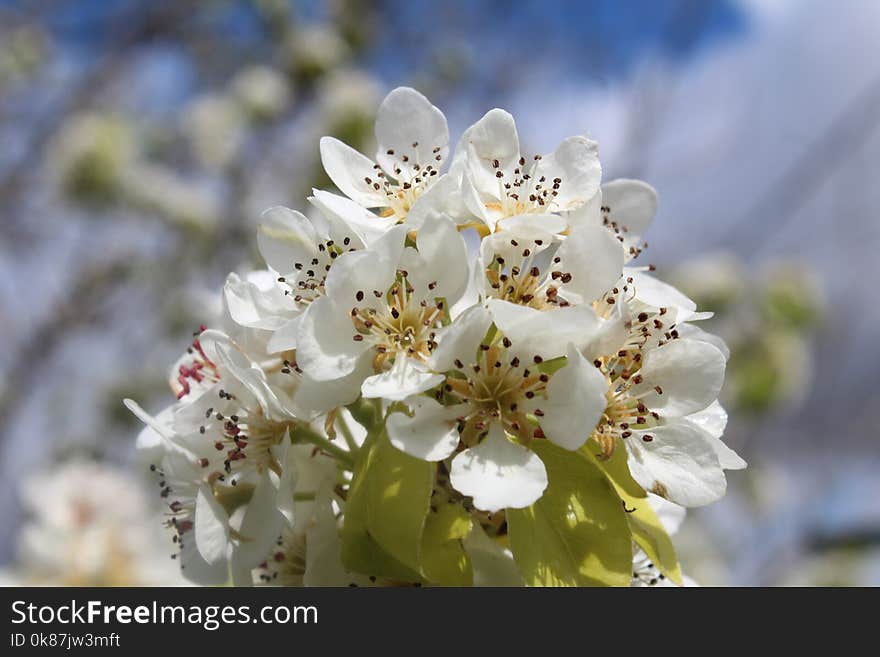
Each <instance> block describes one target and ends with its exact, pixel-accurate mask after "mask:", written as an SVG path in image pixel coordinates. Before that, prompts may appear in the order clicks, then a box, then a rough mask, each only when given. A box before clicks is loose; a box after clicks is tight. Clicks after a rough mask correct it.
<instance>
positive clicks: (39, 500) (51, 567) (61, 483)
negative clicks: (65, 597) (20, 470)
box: [15, 459, 182, 586]
mask: <svg viewBox="0 0 880 657" xmlns="http://www.w3.org/2000/svg"><path fill="white" fill-rule="evenodd" d="M21 498H22V501H23V503H24V507H25V510H26V512H27V513H28V520H27V521H26V522H25V524H24V526H23V528H22V531H21V534H20V539H19V545H18V552H19V558H18V561H17V563H16V564H15V569H16V572H17V573H18V574H19V576H20V577H21V579H22V581H21V585H54V586H138V585H147V584H168V585H172V584H181V583H182V580H181V579H180V578H179V576H178V575H177V573H176V572H175V570H176V569H174V568H171V567H170V564H171V563H172V562H170V561H169V559H168V554H167V552H166V551H165V549H164V547H163V546H162V543H161V539H162V536H161V530H160V529H159V527H158V524H154V523H156V522H157V520H158V518H156V517H155V514H154V513H153V512H151V510H150V506H149V500H148V499H147V497H146V495H145V494H144V491H143V490H142V489H141V487H140V486H139V485H138V482H136V481H135V482H133V481H132V480H131V477H130V476H127V473H125V472H124V471H122V470H121V468H119V469H117V468H113V467H111V466H110V465H107V464H103V463H99V462H94V461H89V460H85V459H76V460H72V461H69V462H66V463H63V464H59V465H56V466H52V467H49V468H46V469H44V470H41V471H38V472H35V473H33V474H31V475H29V476H28V477H27V478H26V479H25V483H24V486H23V489H22V491H21Z"/></svg>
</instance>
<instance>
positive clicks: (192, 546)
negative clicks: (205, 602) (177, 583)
mask: <svg viewBox="0 0 880 657" xmlns="http://www.w3.org/2000/svg"><path fill="white" fill-rule="evenodd" d="M181 543H182V546H181V548H180V573H181V574H182V575H183V576H184V577H186V578H187V579H188V580H189V581H191V582H193V583H194V584H200V585H202V586H221V585H223V584H225V583H226V581H227V580H228V579H229V564H228V563H227V562H226V559H225V558H224V559H222V560H220V561H218V562H216V563H208V562H207V561H205V559H204V558H203V557H202V555H201V554H199V550H198V547H196V542H195V541H194V540H193V539H192V537H191V536H190V535H189V534H185V535H184V540H183V541H181Z"/></svg>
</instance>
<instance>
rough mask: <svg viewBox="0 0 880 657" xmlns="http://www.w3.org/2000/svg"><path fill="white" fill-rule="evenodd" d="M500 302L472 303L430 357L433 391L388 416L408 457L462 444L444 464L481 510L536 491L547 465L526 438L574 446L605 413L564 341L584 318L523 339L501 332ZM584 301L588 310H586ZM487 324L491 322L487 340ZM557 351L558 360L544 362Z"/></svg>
mask: <svg viewBox="0 0 880 657" xmlns="http://www.w3.org/2000/svg"><path fill="white" fill-rule="evenodd" d="M500 304H502V305H500V306H499V308H496V309H495V312H494V313H493V312H492V311H491V310H490V309H489V308H486V307H483V306H475V307H473V308H472V309H471V310H469V311H467V312H466V313H465V314H466V315H467V317H462V318H461V321H460V322H459V323H458V324H453V325H452V326H450V327H449V328H448V329H446V331H445V332H444V334H443V335H442V336H440V337H439V347H438V348H437V350H436V351H435V353H434V354H432V358H431V361H430V365H431V367H432V369H433V370H435V371H443V372H445V377H444V378H443V380H442V386H441V387H440V388H439V390H438V393H437V395H436V399H431V398H429V397H422V398H416V399H410V400H407V401H408V404H409V406H410V408H411V415H410V414H407V413H395V414H391V415H390V416H389V418H388V421H387V428H388V435H389V438H390V440H391V443H392V444H393V445H394V446H395V447H398V448H399V449H401V450H403V451H405V452H407V453H409V454H411V455H413V456H416V457H419V458H424V459H426V460H432V461H437V460H443V459H446V458H448V457H450V456H452V455H453V454H454V453H455V452H456V451H457V450H458V449H459V447H462V448H463V449H461V451H459V452H458V453H457V454H456V455H455V457H454V458H453V459H452V462H451V465H450V479H451V483H452V486H453V487H454V488H456V489H457V490H458V491H460V492H461V493H462V494H464V495H467V496H471V497H473V502H474V505H475V506H476V507H477V508H479V509H483V510H486V511H498V510H500V509H503V508H522V507H525V506H528V505H530V504H531V503H532V502H534V501H535V500H537V499H538V498H539V497H540V496H541V494H542V493H543V491H544V489H545V488H546V486H547V473H546V469H545V468H544V465H543V463H542V462H541V460H540V458H538V456H537V455H535V454H534V453H533V452H531V451H530V450H529V449H528V447H527V445H528V443H529V442H530V441H531V440H533V439H549V440H551V441H552V442H554V443H556V444H557V445H559V446H561V447H563V448H565V449H568V450H575V449H578V448H579V447H581V446H582V445H583V444H584V443H585V442H586V440H587V439H588V438H589V435H590V429H591V428H592V427H594V426H595V425H596V423H597V422H598V420H599V418H600V417H601V415H602V411H603V409H604V408H605V395H606V381H605V379H604V377H602V376H601V374H599V372H597V370H596V368H595V367H593V365H592V364H591V363H590V362H589V361H587V360H586V359H585V358H584V357H583V356H582V355H581V354H580V352H579V351H578V350H577V348H576V347H575V345H574V344H573V343H571V342H570V341H568V342H567V339H568V338H569V337H570V336H571V334H572V327H576V326H578V324H579V323H581V322H583V319H582V317H580V316H572V317H567V318H565V319H566V320H567V321H564V320H563V318H561V317H560V318H559V319H558V321H557V322H555V323H554V324H547V325H545V326H542V328H543V330H544V332H543V333H542V335H541V339H540V340H539V341H533V340H524V341H523V342H522V343H519V342H518V341H517V340H512V339H511V338H510V337H509V336H508V333H509V332H505V329H506V327H507V326H508V325H509V324H510V325H514V326H515V325H516V318H514V319H511V318H510V317H509V316H507V315H505V313H504V312H503V310H502V309H505V310H506V307H507V306H506V305H503V304H505V302H500ZM513 308H517V306H513ZM585 310H586V311H587V312H588V313H589V314H588V315H586V317H587V318H591V316H592V310H590V309H589V308H586V309H585ZM556 312H557V313H560V314H561V313H562V312H563V311H561V310H560V311H556ZM536 314H537V316H538V317H539V318H540V317H542V316H544V317H546V316H547V315H548V313H539V312H538V313H536ZM592 320H595V317H594V316H592ZM589 321H591V320H590V319H587V323H588V322H589ZM490 326H494V327H495V328H496V331H495V332H494V335H491V334H490V335H491V337H490V338H489V339H486V336H487V333H489V329H490ZM554 359H556V360H557V361H563V362H562V363H561V367H558V368H552V369H551V368H547V367H546V366H545V362H547V363H548V364H549V363H550V362H551V361H552V360H554Z"/></svg>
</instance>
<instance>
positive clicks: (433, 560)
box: [422, 504, 474, 586]
mask: <svg viewBox="0 0 880 657" xmlns="http://www.w3.org/2000/svg"><path fill="white" fill-rule="evenodd" d="M470 531H471V517H470V514H469V513H468V512H467V511H465V510H464V508H463V507H462V506H461V505H459V504H443V505H441V506H440V507H439V508H438V509H437V511H431V512H430V513H429V514H428V518H427V520H426V521H425V531H424V533H423V534H422V573H423V574H424V575H425V578H426V579H427V580H428V581H430V582H432V583H434V584H440V585H442V586H470V585H471V584H472V583H473V579H474V574H473V570H472V568H471V560H470V558H469V557H468V555H467V552H465V550H464V547H463V546H462V543H461V540H462V539H463V538H465V537H466V536H467V535H468V534H469V533H470Z"/></svg>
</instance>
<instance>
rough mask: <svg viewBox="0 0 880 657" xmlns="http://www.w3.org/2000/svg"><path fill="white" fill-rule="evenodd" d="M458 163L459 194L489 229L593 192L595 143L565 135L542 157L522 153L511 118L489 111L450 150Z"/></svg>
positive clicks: (561, 208) (568, 207) (564, 208)
mask: <svg viewBox="0 0 880 657" xmlns="http://www.w3.org/2000/svg"><path fill="white" fill-rule="evenodd" d="M455 157H456V159H459V158H461V159H462V161H464V163H465V164H464V173H463V177H462V192H461V194H462V198H463V202H464V204H465V206H466V207H467V209H468V210H469V211H470V212H471V213H472V214H473V216H474V217H476V219H477V220H478V221H479V222H481V223H483V224H484V225H485V227H486V229H487V230H488V231H489V232H495V231H496V230H498V229H499V228H503V227H505V225H506V223H507V222H506V221H504V220H506V219H508V218H510V217H517V216H519V215H523V214H540V215H546V214H550V213H560V212H566V213H567V212H570V211H574V210H577V209H578V208H580V207H581V206H583V205H584V204H585V203H587V202H588V201H590V200H591V199H592V198H593V197H594V196H595V195H596V193H597V192H598V191H599V182H600V180H601V177H602V168H601V166H600V164H599V156H598V146H597V144H596V142H594V141H592V140H590V139H587V138H586V137H569V138H567V139H565V140H563V142H562V143H561V144H559V146H558V147H557V148H556V150H555V151H553V153H550V154H548V155H544V156H542V155H534V156H532V157H526V156H525V155H524V154H523V153H522V152H521V149H520V143H519V135H518V133H517V130H516V124H515V122H514V119H513V117H512V116H511V115H510V114H508V113H507V112H505V111H504V110H501V109H493V110H490V111H489V112H487V113H486V114H485V116H483V118H481V119H480V120H479V121H477V122H476V123H475V124H474V125H472V126H471V127H470V128H468V129H467V131H465V133H464V135H463V136H462V138H461V141H460V142H459V144H458V147H457V150H456V156H455Z"/></svg>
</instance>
